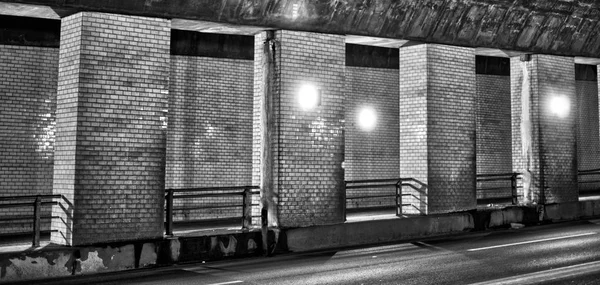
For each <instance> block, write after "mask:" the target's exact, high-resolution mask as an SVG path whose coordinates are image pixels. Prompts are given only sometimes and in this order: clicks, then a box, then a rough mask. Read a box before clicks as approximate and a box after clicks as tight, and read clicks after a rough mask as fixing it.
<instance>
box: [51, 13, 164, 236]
mask: <svg viewBox="0 0 600 285" xmlns="http://www.w3.org/2000/svg"><path fill="white" fill-rule="evenodd" d="M169 44H170V21H169V20H165V19H157V18H146V17H136V16H124V15H114V14H104V13H92V12H81V13H77V14H74V15H71V16H69V17H66V18H64V19H62V23H61V40H60V52H59V76H58V100H57V101H58V102H57V111H56V114H57V115H56V117H57V135H56V150H55V165H54V185H53V193H54V194H61V195H63V197H64V198H63V199H61V200H60V202H59V204H58V205H57V206H54V207H53V209H52V214H53V216H57V217H58V218H55V219H53V221H52V229H53V230H56V231H55V232H52V237H51V238H52V242H54V243H58V244H67V245H80V244H90V243H98V242H109V241H118V240H133V239H146V238H156V237H162V236H163V218H164V214H163V209H164V208H163V204H164V198H163V197H164V170H163V169H164V166H163V157H164V137H163V136H164V134H163V130H162V124H163V122H162V121H161V118H160V117H161V116H164V115H163V113H162V111H163V109H165V107H166V102H167V94H168V78H169V60H170V54H169Z"/></svg>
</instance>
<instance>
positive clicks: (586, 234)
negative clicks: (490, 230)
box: [467, 232, 596, 251]
mask: <svg viewBox="0 0 600 285" xmlns="http://www.w3.org/2000/svg"><path fill="white" fill-rule="evenodd" d="M595 234H596V233H595V232H589V233H583V234H577V235H570V236H562V237H553V238H545V239H537V240H530V241H522V242H515V243H508V244H501V245H494V246H486V247H479V248H472V249H468V250H467V251H479V250H486V249H492V248H499V247H507V246H513V245H521V244H529V243H536V242H544V241H551V240H559V239H567V238H574V237H582V236H589V235H595Z"/></svg>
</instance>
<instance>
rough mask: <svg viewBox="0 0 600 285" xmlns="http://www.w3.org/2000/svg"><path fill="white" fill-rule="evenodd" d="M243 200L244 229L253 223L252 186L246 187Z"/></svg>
mask: <svg viewBox="0 0 600 285" xmlns="http://www.w3.org/2000/svg"><path fill="white" fill-rule="evenodd" d="M243 200H244V201H243V205H242V229H243V230H247V229H248V228H250V224H251V223H252V189H251V188H250V187H246V188H244V196H243Z"/></svg>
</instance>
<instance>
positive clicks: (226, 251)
mask: <svg viewBox="0 0 600 285" xmlns="http://www.w3.org/2000/svg"><path fill="white" fill-rule="evenodd" d="M594 217H600V200H587V201H581V202H570V203H560V204H550V205H545V206H511V207H506V208H503V209H490V210H487V209H483V210H482V209H480V210H474V211H469V212H462V213H452V214H445V215H431V216H418V217H409V218H391V219H386V220H370V221H361V222H352V223H344V224H336V225H326V226H314V227H306V228H296V229H285V230H282V231H281V234H280V238H279V242H278V245H277V249H278V250H280V251H281V250H284V251H285V250H289V251H292V252H302V251H313V250H321V249H335V248H342V247H349V246H359V245H369V244H379V243H389V242H397V241H404V240H414V239H419V238H426V237H436V236H445V235H452V234H458V233H462V232H465V231H477V230H485V229H488V228H498V227H510V226H511V223H520V224H526V225H527V224H529V225H533V224H538V223H544V222H558V221H568V220H577V219H581V218H594ZM274 237H275V233H274V232H273V231H270V232H269V240H270V243H272V242H273V241H274ZM261 241H262V236H261V233H260V232H259V231H251V232H236V233H229V234H215V235H212V236H210V235H208V236H207V235H203V236H182V237H173V238H164V239H160V240H147V241H131V242H121V243H110V244H102V245H93V246H82V247H63V246H47V247H43V248H39V249H35V250H25V251H22V250H20V251H14V252H4V253H0V283H5V282H11V281H26V280H35V279H41V278H52V277H67V276H73V275H90V274H96V273H102V272H114V271H122V270H129V269H136V268H148V267H154V266H167V265H172V264H176V263H184V262H201V261H212V260H222V259H227V258H239V257H251V256H258V255H261V254H262V253H263V249H262V242H261Z"/></svg>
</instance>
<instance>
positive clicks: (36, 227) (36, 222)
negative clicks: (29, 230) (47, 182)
mask: <svg viewBox="0 0 600 285" xmlns="http://www.w3.org/2000/svg"><path fill="white" fill-rule="evenodd" d="M41 208H42V197H41V196H40V195H38V196H37V197H35V202H34V203H33V242H32V246H33V247H39V246H40V212H41Z"/></svg>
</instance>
